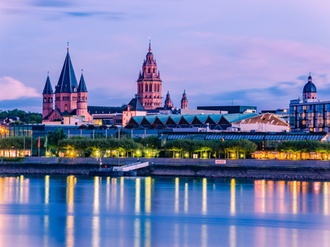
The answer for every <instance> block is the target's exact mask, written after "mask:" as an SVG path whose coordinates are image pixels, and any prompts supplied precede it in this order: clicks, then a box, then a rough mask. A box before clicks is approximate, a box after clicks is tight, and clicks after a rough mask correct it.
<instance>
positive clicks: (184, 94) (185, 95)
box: [181, 90, 187, 101]
mask: <svg viewBox="0 0 330 247" xmlns="http://www.w3.org/2000/svg"><path fill="white" fill-rule="evenodd" d="M183 100H187V94H186V90H183V94H182V99H181V101H183Z"/></svg>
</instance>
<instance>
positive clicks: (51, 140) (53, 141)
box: [47, 128, 67, 147]
mask: <svg viewBox="0 0 330 247" xmlns="http://www.w3.org/2000/svg"><path fill="white" fill-rule="evenodd" d="M47 136H48V145H49V146H50V147H56V146H57V144H58V142H59V141H60V140H63V139H66V138H67V135H66V134H65V132H64V130H63V129H60V128H59V129H56V130H55V131H49V132H48V134H47Z"/></svg>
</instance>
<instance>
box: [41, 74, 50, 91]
mask: <svg viewBox="0 0 330 247" xmlns="http://www.w3.org/2000/svg"><path fill="white" fill-rule="evenodd" d="M42 94H53V88H52V84H51V82H50V79H49V75H47V79H46V83H45V87H44V90H43V91H42Z"/></svg>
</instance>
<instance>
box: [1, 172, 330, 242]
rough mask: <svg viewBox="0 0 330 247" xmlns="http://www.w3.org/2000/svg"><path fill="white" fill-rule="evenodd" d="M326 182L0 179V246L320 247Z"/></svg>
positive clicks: (324, 234)
mask: <svg viewBox="0 0 330 247" xmlns="http://www.w3.org/2000/svg"><path fill="white" fill-rule="evenodd" d="M329 186H330V183H329V182H301V181H271V180H236V179H210V178H208V179H206V178H201V179H196V178H164V177H163V178H162V177H159V178H151V177H146V178H144V177H138V178H124V177H120V178H110V177H84V176H67V177H65V176H44V177H37V176H30V177H27V176H18V177H9V176H8V177H0V245H1V246H50V247H51V246H67V247H74V246H125V247H126V246H147V247H151V246H230V247H236V246H266V245H267V246H297V247H298V246H299V247H300V246H311V245H315V246H328V244H329V241H330V219H329V199H330V198H329Z"/></svg>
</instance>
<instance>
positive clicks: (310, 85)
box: [303, 76, 317, 93]
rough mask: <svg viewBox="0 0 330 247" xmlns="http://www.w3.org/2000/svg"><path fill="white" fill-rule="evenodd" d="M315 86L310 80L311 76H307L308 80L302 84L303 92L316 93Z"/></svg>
mask: <svg viewBox="0 0 330 247" xmlns="http://www.w3.org/2000/svg"><path fill="white" fill-rule="evenodd" d="M316 91H317V90H316V86H315V85H314V83H313V82H312V77H311V76H309V77H308V82H307V83H306V84H305V86H304V90H303V93H316Z"/></svg>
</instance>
